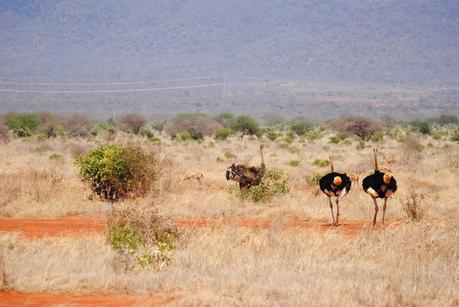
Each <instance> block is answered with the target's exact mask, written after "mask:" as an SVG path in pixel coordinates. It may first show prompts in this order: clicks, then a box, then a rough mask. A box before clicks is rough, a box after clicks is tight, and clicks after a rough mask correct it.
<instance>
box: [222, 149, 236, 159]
mask: <svg viewBox="0 0 459 307" xmlns="http://www.w3.org/2000/svg"><path fill="white" fill-rule="evenodd" d="M223 155H224V156H225V158H226V159H227V160H230V159H236V158H237V156H236V154H235V153H233V152H231V151H229V150H225V152H224V153H223Z"/></svg>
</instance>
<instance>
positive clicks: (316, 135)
mask: <svg viewBox="0 0 459 307" xmlns="http://www.w3.org/2000/svg"><path fill="white" fill-rule="evenodd" d="M304 137H305V138H306V139H307V140H308V141H309V142H313V141H315V140H318V139H320V138H321V137H322V132H321V131H320V129H317V128H316V129H312V130H310V131H308V132H307V133H305V135H304Z"/></svg>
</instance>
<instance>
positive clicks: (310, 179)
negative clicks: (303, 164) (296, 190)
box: [304, 174, 322, 187]
mask: <svg viewBox="0 0 459 307" xmlns="http://www.w3.org/2000/svg"><path fill="white" fill-rule="evenodd" d="M320 178H322V175H320V174H316V175H311V176H307V175H306V176H304V179H305V180H306V183H307V184H308V185H309V186H310V187H315V186H318V185H319V180H320Z"/></svg>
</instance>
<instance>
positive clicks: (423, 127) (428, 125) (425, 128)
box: [410, 120, 432, 134]
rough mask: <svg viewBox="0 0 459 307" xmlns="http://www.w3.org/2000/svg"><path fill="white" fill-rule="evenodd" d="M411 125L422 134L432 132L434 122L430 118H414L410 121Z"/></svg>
mask: <svg viewBox="0 0 459 307" xmlns="http://www.w3.org/2000/svg"><path fill="white" fill-rule="evenodd" d="M410 126H411V127H412V129H413V130H414V131H416V132H419V133H421V134H430V133H431V132H432V122H431V121H428V120H414V121H411V122H410Z"/></svg>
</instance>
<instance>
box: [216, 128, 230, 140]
mask: <svg viewBox="0 0 459 307" xmlns="http://www.w3.org/2000/svg"><path fill="white" fill-rule="evenodd" d="M231 134H233V130H231V128H220V129H218V130H217V131H216V132H215V139H216V140H220V141H224V140H226V139H227V138H229V137H230V136H231Z"/></svg>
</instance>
